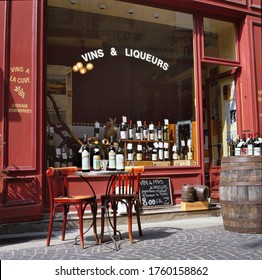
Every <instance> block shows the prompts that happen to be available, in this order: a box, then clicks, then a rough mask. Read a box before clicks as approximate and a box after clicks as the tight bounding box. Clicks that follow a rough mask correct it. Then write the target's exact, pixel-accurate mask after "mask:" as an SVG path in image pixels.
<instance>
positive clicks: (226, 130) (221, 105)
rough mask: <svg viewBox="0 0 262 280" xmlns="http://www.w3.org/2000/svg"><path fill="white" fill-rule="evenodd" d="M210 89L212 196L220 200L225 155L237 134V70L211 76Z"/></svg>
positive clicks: (209, 137) (208, 90)
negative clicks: (220, 183) (221, 172)
mask: <svg viewBox="0 0 262 280" xmlns="http://www.w3.org/2000/svg"><path fill="white" fill-rule="evenodd" d="M206 90H207V96H208V98H207V104H206V106H207V119H208V158H209V182H210V197H211V199H215V200H218V199H219V179H220V165H221V159H222V157H225V156H227V155H228V149H227V143H228V141H229V140H230V139H233V140H236V137H237V114H236V96H235V75H234V73H232V71H230V72H225V73H222V74H219V75H218V76H216V77H214V78H210V79H207V81H206Z"/></svg>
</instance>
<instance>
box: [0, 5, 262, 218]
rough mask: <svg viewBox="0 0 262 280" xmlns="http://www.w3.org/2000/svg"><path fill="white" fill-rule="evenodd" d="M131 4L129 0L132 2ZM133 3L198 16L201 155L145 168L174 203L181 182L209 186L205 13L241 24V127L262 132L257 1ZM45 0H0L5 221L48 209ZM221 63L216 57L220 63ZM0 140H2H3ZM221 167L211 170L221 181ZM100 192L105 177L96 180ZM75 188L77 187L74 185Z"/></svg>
mask: <svg viewBox="0 0 262 280" xmlns="http://www.w3.org/2000/svg"><path fill="white" fill-rule="evenodd" d="M129 2H130V1H129ZM133 2H134V3H139V4H145V5H152V6H157V7H162V8H170V9H174V10H179V11H185V12H190V13H192V14H193V15H194V16H195V27H196V33H195V34H194V40H195V41H194V42H195V46H196V47H195V50H194V56H195V59H196V62H195V73H196V81H197V83H196V88H197V89H196V93H197V108H198V110H197V113H196V121H197V123H199V124H200V125H198V128H197V129H198V135H200V137H199V139H198V143H199V148H198V159H199V163H200V164H199V165H198V166H194V167H180V168H175V167H158V168H156V167H148V168H146V172H145V176H150V177H153V176H155V177H161V176H163V177H170V179H171V181H172V186H173V198H174V201H175V203H179V202H180V193H181V185H182V184H183V183H184V182H185V181H186V183H188V184H191V183H192V184H204V183H205V176H204V148H203V146H204V144H203V142H204V141H203V136H202V131H203V128H202V125H201V124H202V123H203V116H202V103H200V102H199V100H201V98H202V97H201V92H202V82H201V74H200V73H201V62H210V59H209V58H205V57H204V55H203V48H202V46H203V42H202V35H201V32H200V30H201V28H200V27H201V19H202V16H208V17H216V18H222V19H223V18H225V17H226V18H228V19H231V20H233V21H234V22H236V23H237V26H238V27H239V34H238V36H239V37H238V42H239V50H240V53H239V61H236V63H235V66H236V67H238V71H236V73H235V76H234V77H235V81H236V93H237V110H238V111H237V115H238V120H240V121H238V131H240V132H241V131H244V130H251V131H258V132H260V133H262V66H261V60H262V55H261V33H262V32H261V15H260V12H261V10H260V9H261V6H260V5H261V1H260V0H228V1H222V0H221V1H220V0H218V1H206V0H195V1H194V0H193V1H189V0H183V1H182V0H176V1H175V0H161V1H160V0H145V1H133ZM46 5H47V1H34V0H31V1H16V0H13V1H0V136H1V140H2V146H1V147H0V149H1V155H0V171H1V170H6V171H8V174H7V176H6V178H5V179H4V180H0V223H10V222H18V221H32V220H38V219H41V217H42V214H43V213H44V212H45V211H47V209H48V197H47V193H46V182H45V175H44V174H45V170H44V169H45V164H44V162H45V149H44V147H45V133H44V131H45V117H44V116H45V96H44V90H45V82H44V81H45V28H46V22H45V11H46ZM217 62H218V63H219V61H217ZM0 145H1V144H0ZM219 171H220V170H219V168H214V169H213V170H210V181H211V184H212V182H213V185H214V186H215V185H218V182H219ZM79 183H80V178H78V177H74V178H72V182H71V184H72V186H74V188H72V189H74V190H73V191H74V192H84V183H82V184H81V183H80V184H79ZM92 183H93V184H94V186H95V188H96V190H97V193H98V194H99V193H102V192H103V188H104V183H105V182H104V179H103V178H102V177H100V178H99V177H98V178H96V179H94V182H92ZM77 185H78V186H77Z"/></svg>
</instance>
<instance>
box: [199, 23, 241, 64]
mask: <svg viewBox="0 0 262 280" xmlns="http://www.w3.org/2000/svg"><path fill="white" fill-rule="evenodd" d="M204 46H205V47H204V52H205V56H209V57H216V58H222V59H228V60H236V28H235V24H234V23H232V22H226V21H221V20H216V19H210V18H204Z"/></svg>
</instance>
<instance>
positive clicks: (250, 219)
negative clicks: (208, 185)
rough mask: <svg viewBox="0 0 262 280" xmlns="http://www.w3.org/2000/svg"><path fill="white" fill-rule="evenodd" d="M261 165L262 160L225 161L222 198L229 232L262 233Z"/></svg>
mask: <svg viewBox="0 0 262 280" xmlns="http://www.w3.org/2000/svg"><path fill="white" fill-rule="evenodd" d="M261 166H262V162H261V157H249V156H248V157H228V158H223V159H222V162H221V173H220V186H219V197H220V205H221V213H222V217H223V223H224V227H225V229H226V230H229V231H233V232H242V233H262V168H261Z"/></svg>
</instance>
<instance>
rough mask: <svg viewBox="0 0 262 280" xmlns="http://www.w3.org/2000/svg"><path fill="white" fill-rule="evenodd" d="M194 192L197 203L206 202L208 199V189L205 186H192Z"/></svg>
mask: <svg viewBox="0 0 262 280" xmlns="http://www.w3.org/2000/svg"><path fill="white" fill-rule="evenodd" d="M194 189H195V190H196V198H197V200H199V201H207V198H208V187H207V186H205V185H194Z"/></svg>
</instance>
